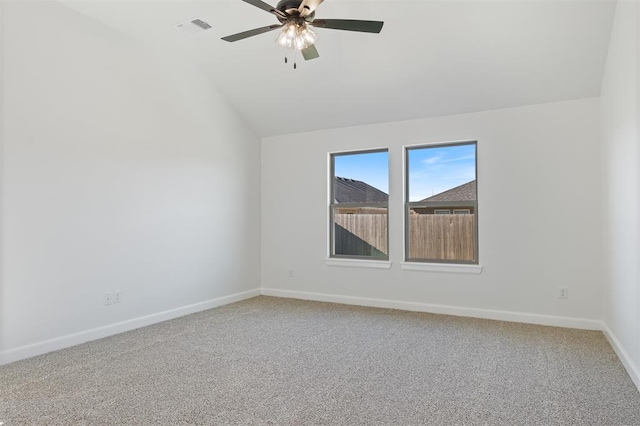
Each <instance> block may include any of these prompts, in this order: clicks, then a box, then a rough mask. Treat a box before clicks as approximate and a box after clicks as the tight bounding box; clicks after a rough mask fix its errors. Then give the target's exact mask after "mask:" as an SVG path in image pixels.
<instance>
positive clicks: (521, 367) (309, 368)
mask: <svg viewBox="0 0 640 426" xmlns="http://www.w3.org/2000/svg"><path fill="white" fill-rule="evenodd" d="M0 422H4V424H5V425H6V426H12V425H32V424H33V425H75V424H87V425H89V424H90V425H124V424H131V425H145V424H149V425H150V424H162V425H174V424H201V425H224V424H241V425H253V424H255V425H319V424H331V425H382V424H392V425H448V424H452V425H463V424H464V425H485V424H486V425H540V424H544V425H548V424H549V425H556V424H557V425H560V424H566V425H640V394H639V393H638V391H637V389H636V388H635V387H634V385H633V383H632V382H631V379H630V378H629V376H628V375H627V374H626V372H625V370H624V368H623V367H622V365H621V364H620V362H619V360H618V359H617V358H616V355H615V354H614V352H613V350H612V349H611V347H610V346H609V344H608V343H607V341H606V339H605V338H604V336H603V335H602V333H600V332H592V331H580V330H570V329H561V328H554V327H542V326H533V325H524V324H514V323H505V322H498V321H487V320H474V319H466V318H456V317H451V316H443V315H430V314H421V313H411V312H403V311H395V310H387V309H373V308H361V307H353V306H343V305H335V304H328V303H317V302H303V301H295V300H289V299H277V298H270V297H258V298H255V299H251V300H247V301H244V302H240V303H236V304H233V305H228V306H225V307H221V308H217V309H213V310H210V311H206V312H202V313H199V314H195V315H191V316H189V317H184V318H180V319H177V320H173V321H168V322H165V323H162V324H158V325H155V326H151V327H147V328H144V329H140V330H135V331H132V332H128V333H124V334H121V335H118V336H113V337H110V338H106V339H102V340H99V341H95V342H91V343H87V344H84V345H80V346H76V347H73V348H69V349H65V350H62V351H58V352H54V353H50V354H47V355H43V356H40V357H36V358H32V359H29V360H25V361H20V362H16V363H13V364H9V365H7V366H3V367H0Z"/></svg>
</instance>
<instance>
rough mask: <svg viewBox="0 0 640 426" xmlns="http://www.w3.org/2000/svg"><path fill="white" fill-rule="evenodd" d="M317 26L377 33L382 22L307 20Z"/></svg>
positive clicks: (380, 29)
mask: <svg viewBox="0 0 640 426" xmlns="http://www.w3.org/2000/svg"><path fill="white" fill-rule="evenodd" d="M309 25H313V26H314V27H318V28H329V29H332V30H344V31H358V32H362V33H379V32H380V31H382V26H383V25H384V22H380V21H359V20H356V19H316V20H315V21H313V22H309Z"/></svg>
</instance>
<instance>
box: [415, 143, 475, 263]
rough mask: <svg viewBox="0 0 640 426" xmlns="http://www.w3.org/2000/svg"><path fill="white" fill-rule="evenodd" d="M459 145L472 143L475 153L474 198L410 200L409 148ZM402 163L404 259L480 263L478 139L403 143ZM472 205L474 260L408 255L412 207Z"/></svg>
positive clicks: (458, 207)
mask: <svg viewBox="0 0 640 426" xmlns="http://www.w3.org/2000/svg"><path fill="white" fill-rule="evenodd" d="M461 145H473V146H474V148H475V149H474V151H475V153H474V155H475V164H474V167H475V181H476V199H475V200H474V201H460V202H447V201H431V202H426V203H425V202H423V201H413V202H412V201H410V197H409V194H410V187H409V171H410V170H409V152H410V151H411V150H418V149H425V148H446V147H453V146H461ZM403 156H404V158H403V160H404V161H403V163H404V176H403V179H404V182H403V183H404V191H403V192H404V224H403V225H404V226H403V228H404V261H405V262H406V263H409V264H425V263H430V264H440V265H442V264H443V265H480V244H479V237H478V234H479V230H478V223H479V222H478V187H479V185H478V141H477V140H467V141H456V142H431V143H425V144H419V145H405V146H404V147H403ZM470 206H471V207H473V212H474V231H475V232H474V238H473V243H474V252H475V259H474V260H451V259H421V258H411V257H409V256H410V254H411V252H410V249H411V238H410V232H409V231H410V229H409V226H410V215H411V209H413V208H434V209H437V208H439V207H442V208H443V207H448V208H450V209H452V210H457V209H465V208H468V207H470Z"/></svg>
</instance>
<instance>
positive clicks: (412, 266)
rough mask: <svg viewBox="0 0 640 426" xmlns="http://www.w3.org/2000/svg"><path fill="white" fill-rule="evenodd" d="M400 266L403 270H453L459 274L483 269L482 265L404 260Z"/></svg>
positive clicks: (478, 271)
mask: <svg viewBox="0 0 640 426" xmlns="http://www.w3.org/2000/svg"><path fill="white" fill-rule="evenodd" d="M401 266H402V269H404V270H405V271H425V272H453V273H459V274H479V273H481V272H482V269H483V266H482V265H462V264H457V265H456V264H449V263H418V262H415V263H414V262H404V263H402V265H401Z"/></svg>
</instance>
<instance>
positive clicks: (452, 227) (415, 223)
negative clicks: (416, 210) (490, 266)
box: [409, 214, 475, 261]
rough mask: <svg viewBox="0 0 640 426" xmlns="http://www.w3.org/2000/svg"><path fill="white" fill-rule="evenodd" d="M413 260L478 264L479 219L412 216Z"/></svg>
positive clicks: (411, 239)
mask: <svg viewBox="0 0 640 426" xmlns="http://www.w3.org/2000/svg"><path fill="white" fill-rule="evenodd" d="M409 220H410V221H411V222H410V228H409V229H410V230H411V235H409V242H410V244H409V258H411V259H446V260H467V261H471V260H475V249H474V247H475V244H474V240H475V229H474V228H475V215H473V214H412V215H410V216H409Z"/></svg>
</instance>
